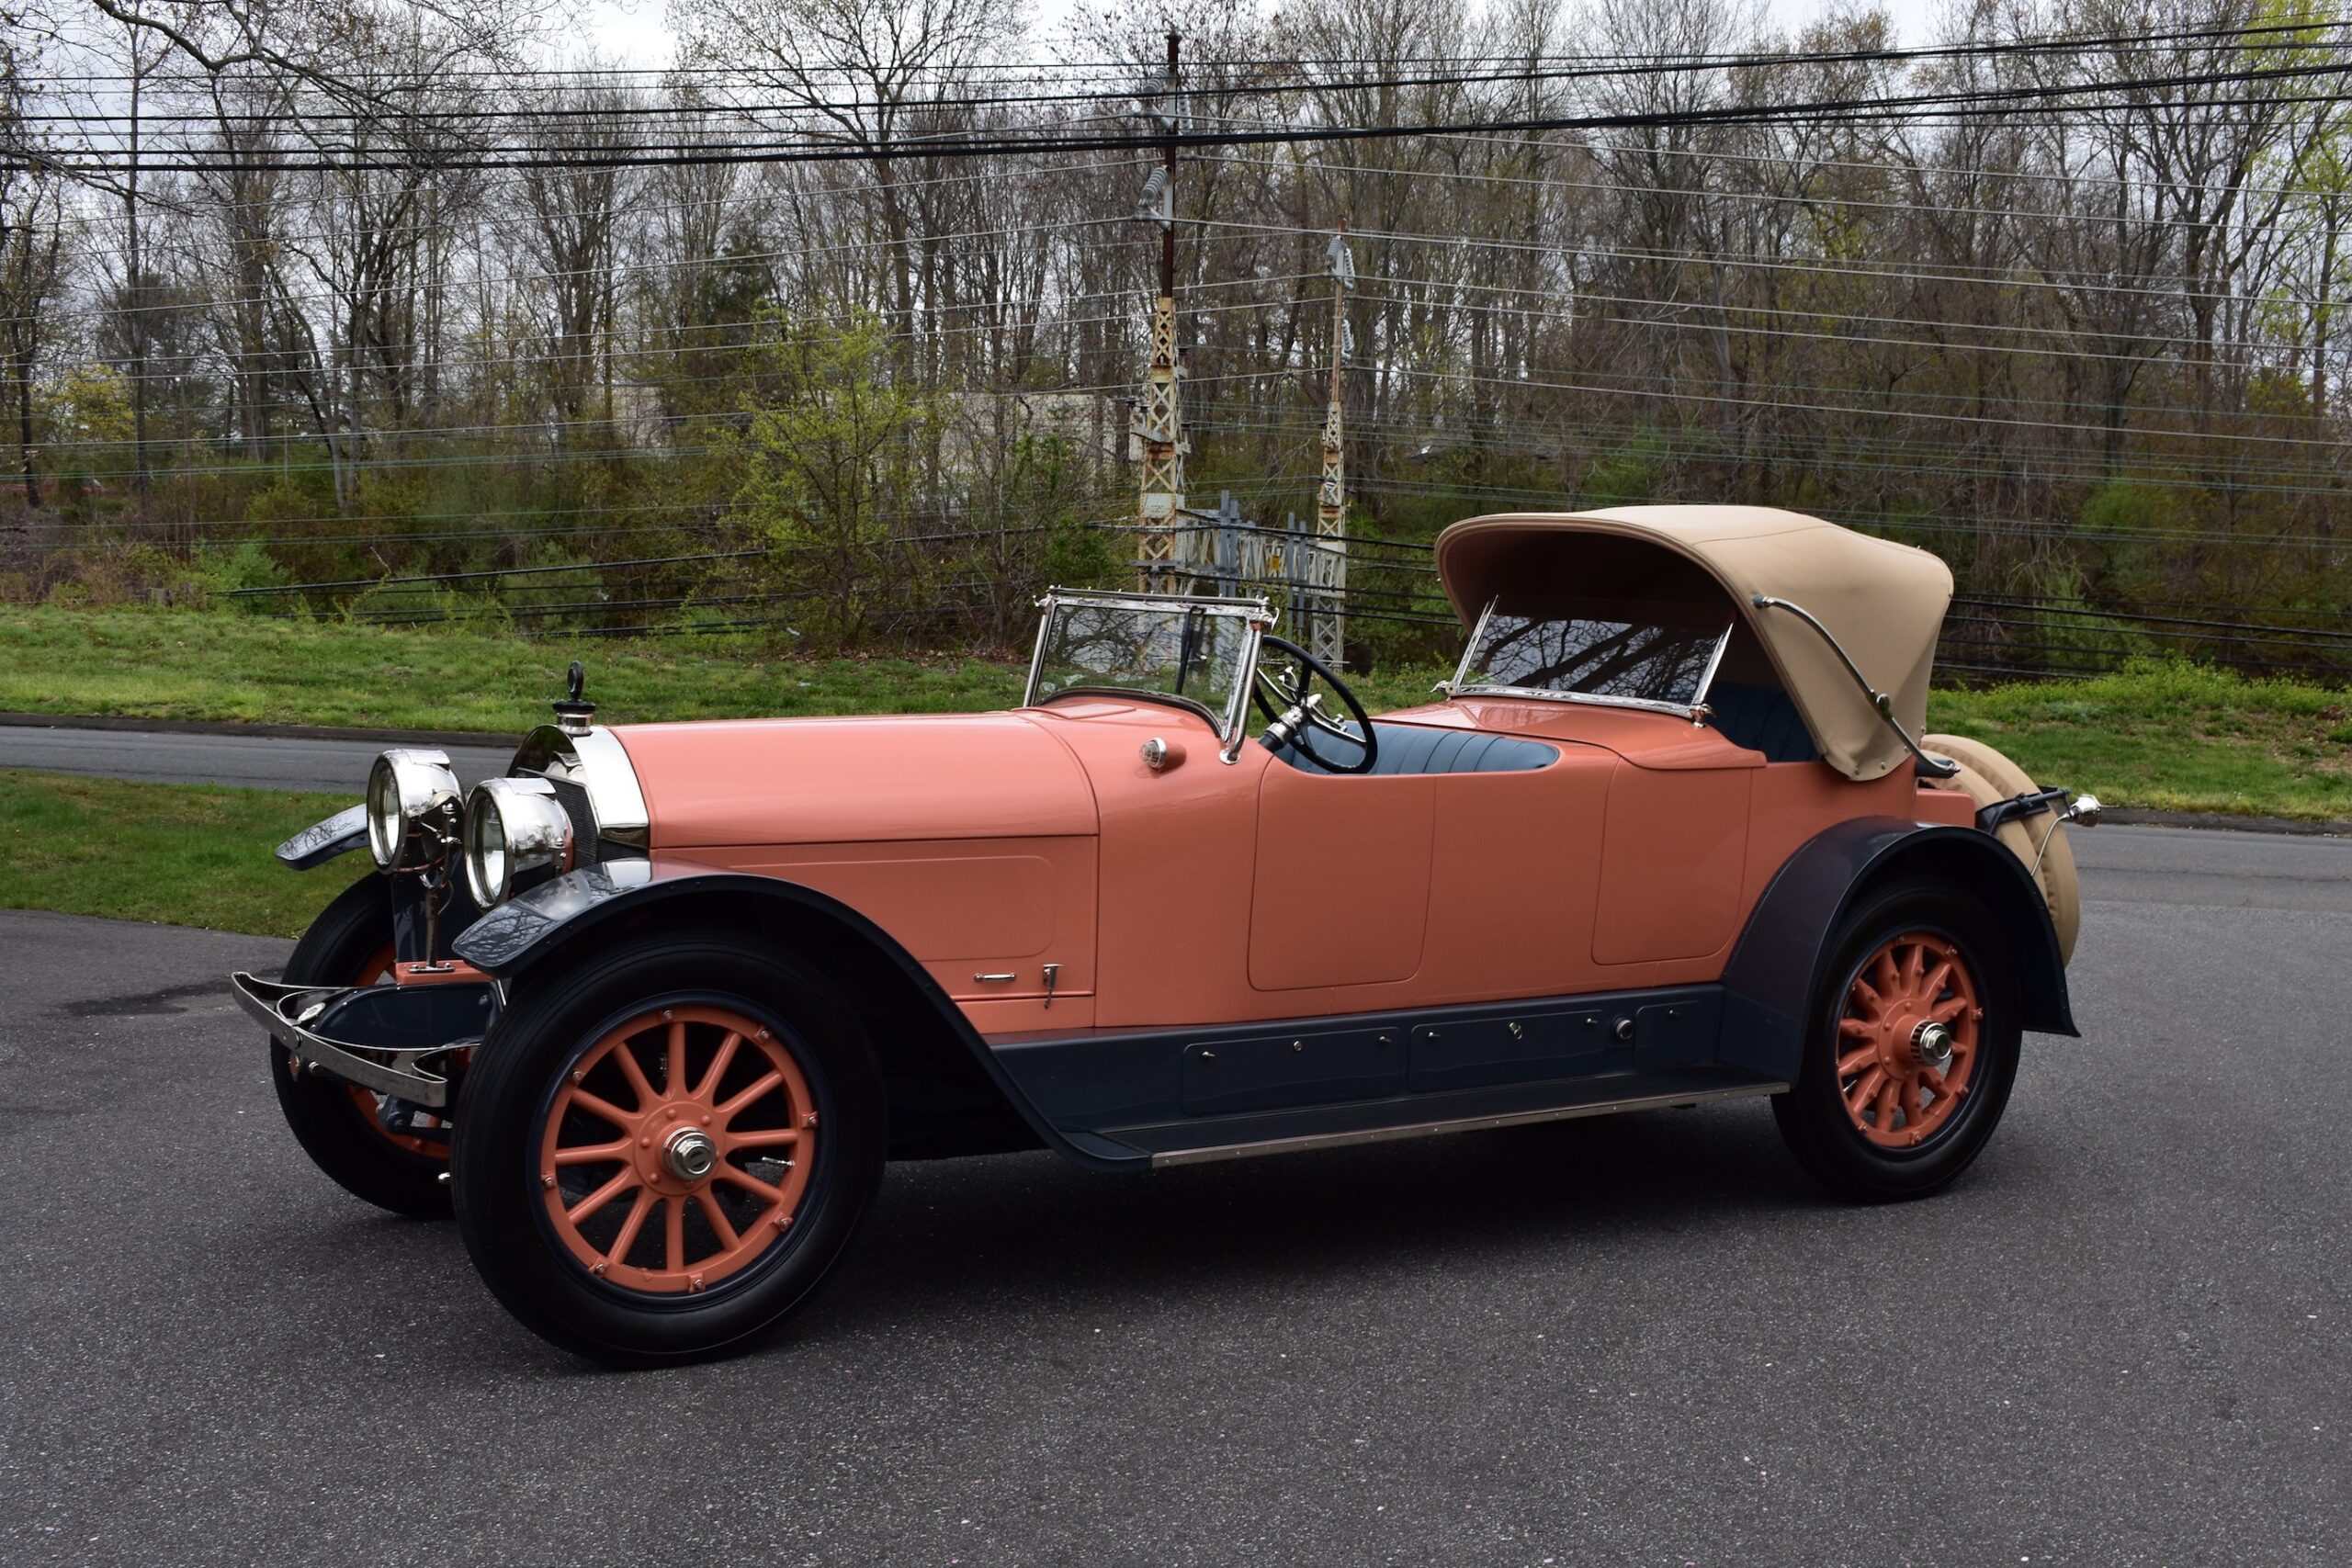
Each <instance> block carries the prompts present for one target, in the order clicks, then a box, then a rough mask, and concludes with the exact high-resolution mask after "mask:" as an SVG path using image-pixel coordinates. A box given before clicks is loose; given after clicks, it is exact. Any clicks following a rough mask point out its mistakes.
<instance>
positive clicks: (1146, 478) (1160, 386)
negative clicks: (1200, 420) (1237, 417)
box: [1130, 32, 1196, 593]
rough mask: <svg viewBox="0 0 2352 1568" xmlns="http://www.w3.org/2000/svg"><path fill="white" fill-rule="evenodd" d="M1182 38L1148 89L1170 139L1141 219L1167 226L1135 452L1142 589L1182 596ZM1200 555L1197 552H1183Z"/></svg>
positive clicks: (1148, 109)
mask: <svg viewBox="0 0 2352 1568" xmlns="http://www.w3.org/2000/svg"><path fill="white" fill-rule="evenodd" d="M1181 41H1182V40H1181V39H1180V38H1179V35H1177V34H1175V33H1172V32H1171V33H1170V34H1169V35H1168V72H1167V74H1166V75H1165V76H1163V77H1161V78H1159V80H1158V81H1157V82H1149V81H1148V82H1146V83H1145V85H1144V92H1143V95H1142V99H1143V107H1144V112H1145V114H1147V115H1148V116H1149V117H1150V118H1151V119H1152V120H1153V122H1154V123H1155V125H1156V126H1157V127H1158V129H1159V130H1160V132H1161V133H1162V134H1163V135H1165V136H1166V137H1167V138H1168V141H1167V144H1166V148H1165V151H1164V152H1163V154H1162V162H1161V164H1160V166H1159V168H1157V169H1155V170H1153V171H1152V174H1151V178H1150V179H1149V181H1148V182H1147V183H1146V184H1145V186H1144V188H1143V199H1142V200H1141V201H1140V202H1138V203H1137V204H1136V217H1138V218H1141V219H1143V220H1145V221H1147V222H1153V223H1158V224H1159V301H1158V303H1157V304H1155V305H1154V307H1153V309H1152V313H1151V367H1150V369H1149V370H1148V373H1147V376H1146V380H1145V385H1144V396H1143V402H1142V405H1141V406H1140V407H1138V408H1137V409H1136V417H1135V423H1134V425H1133V426H1132V428H1131V432H1130V434H1131V437H1132V440H1131V446H1132V448H1133V450H1134V452H1135V455H1136V457H1139V458H1141V459H1142V462H1143V486H1142V497H1141V504H1140V506H1139V507H1138V509H1137V512H1138V518H1139V521H1140V522H1141V524H1142V527H1141V529H1140V531H1139V532H1138V534H1137V536H1136V539H1137V549H1136V558H1137V564H1136V586H1137V587H1139V588H1141V589H1142V590H1143V591H1144V592H1147V593H1172V592H1176V589H1177V579H1178V556H1179V550H1178V540H1179V538H1180V536H1181V533H1182V529H1183V526H1184V522H1183V517H1184V453H1185V451H1186V450H1187V447H1188V443H1187V442H1186V441H1185V439H1184V416H1183V410H1182V405H1181V403H1180V401H1179V398H1178V393H1177V378H1178V377H1179V376H1180V375H1181V374H1182V368H1181V367H1180V366H1179V364H1178V362H1177V351H1176V141H1175V138H1176V136H1177V135H1178V134H1179V133H1180V132H1181V131H1182V129H1183V106H1182V101H1181V100H1180V99H1179V98H1178V97H1177V96H1176V84H1177V80H1178V76H1177V50H1178V46H1179V44H1180V42H1181ZM1183 553H1185V554H1188V555H1189V554H1193V553H1196V552H1190V551H1188V552H1183Z"/></svg>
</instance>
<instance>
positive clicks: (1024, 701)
mask: <svg viewBox="0 0 2352 1568" xmlns="http://www.w3.org/2000/svg"><path fill="white" fill-rule="evenodd" d="M1065 604H1077V605H1089V606H1093V607H1097V608H1101V609H1108V610H1145V611H1151V612H1155V613H1161V614H1165V613H1166V612H1168V611H1170V610H1201V611H1205V612H1206V613H1208V614H1210V615H1227V616H1231V617H1234V618H1237V619H1238V620H1239V621H1240V622H1241V625H1242V642H1241V654H1240V658H1239V660H1238V664H1237V667H1236V671H1235V679H1234V682H1233V694H1232V695H1231V696H1229V697H1227V699H1226V709H1225V712H1224V713H1223V714H1222V715H1219V714H1216V713H1214V712H1212V711H1210V709H1209V706H1208V705H1207V704H1205V703H1200V702H1195V701H1193V699H1192V698H1190V697H1183V696H1179V695H1177V694H1175V693H1173V692H1151V691H1144V690H1141V689H1139V688H1137V687H1134V686H1065V687H1063V688H1062V689H1061V690H1060V691H1058V692H1056V693H1054V694H1052V696H1049V697H1046V698H1045V699H1043V701H1040V699H1039V697H1038V695H1037V682H1038V680H1039V678H1040V677H1041V676H1042V675H1043V674H1044V672H1045V664H1046V631H1047V630H1048V629H1049V628H1051V626H1053V624H1054V612H1055V611H1057V610H1058V609H1059V608H1061V607H1062V606H1063V605H1065ZM1037 608H1038V610H1039V611H1040V612H1041V613H1040V614H1039V615H1038V616H1037V641H1036V644H1035V647H1034V648H1033V649H1031V651H1030V655H1029V683H1028V685H1027V686H1026V687H1024V688H1023V691H1022V694H1021V705H1022V706H1023V707H1041V706H1043V705H1045V703H1048V702H1052V701H1054V700H1055V699H1057V698H1060V697H1068V696H1081V695H1082V696H1097V697H1122V698H1129V699H1137V700H1141V701H1145V702H1156V703H1165V704H1167V705H1170V706H1171V707H1180V708H1183V709H1185V710H1186V711H1187V712H1191V713H1196V714H1198V715H1200V716H1202V717H1203V718H1204V719H1206V720H1208V723H1209V728H1211V729H1213V730H1215V731H1216V738H1217V745H1218V755H1219V756H1220V757H1221V758H1222V760H1224V761H1227V762H1230V761H1234V760H1235V759H1237V758H1238V757H1239V756H1240V754H1241V742H1242V740H1243V739H1245V738H1246V737H1245V735H1244V732H1243V728H1242V720H1243V718H1244V716H1246V715H1247V714H1248V712H1249V710H1250V686H1251V684H1252V683H1253V682H1256V680H1257V678H1258V649H1259V643H1260V641H1261V639H1262V638H1263V637H1264V636H1265V635H1266V633H1268V632H1270V631H1272V629H1273V628H1274V623H1275V614H1274V609H1273V606H1272V604H1268V603H1267V602H1266V601H1265V600H1264V599H1262V598H1227V597H1220V596H1217V595H1214V594H1194V593H1120V592H1095V591H1092V590H1088V589H1073V588H1048V589H1046V592H1045V593H1044V595H1043V596H1042V597H1040V598H1039V599H1038V601H1037Z"/></svg>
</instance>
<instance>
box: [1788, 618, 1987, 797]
mask: <svg viewBox="0 0 2352 1568" xmlns="http://www.w3.org/2000/svg"><path fill="white" fill-rule="evenodd" d="M1748 603H1749V604H1753V605H1755V606H1756V607H1757V608H1758V609H1759V610H1786V611H1787V612H1788V613H1789V614H1791V615H1794V616H1795V617H1796V618H1797V619H1799V620H1801V621H1803V622H1804V624H1805V625H1806V626H1811V627H1812V628H1813V629H1814V632H1815V635H1816V636H1818V637H1820V638H1821V640H1822V641H1824V642H1826V643H1827V644H1828V645H1829V651H1830V652H1832V653H1834V654H1836V655H1837V656H1838V663H1840V664H1842V665H1844V666H1845V667H1846V673H1847V674H1849V675H1851V676H1852V677H1853V678H1854V684H1855V685H1857V686H1860V688H1861V689H1862V695H1863V696H1864V697H1866V698H1867V699H1869V701H1870V705H1871V711H1872V712H1874V713H1876V714H1877V715H1878V716H1879V717H1881V718H1883V719H1884V720H1885V721H1886V727H1887V728H1889V729H1892V730H1893V731H1894V736H1895V739H1898V740H1900V741H1902V742H1903V749H1904V750H1906V751H1908V752H1910V753H1911V756H1912V759H1913V760H1914V761H1917V763H1918V764H1919V771H1920V772H1922V773H1926V774H1927V775H1928V777H1930V778H1938V779H1948V778H1951V777H1954V776H1956V775H1957V774H1958V773H1959V772H1960V764H1959V763H1957V762H1955V761H1952V760H1951V758H1949V757H1938V756H1934V755H1931V754H1930V753H1928V752H1926V751H1922V750H1919V743H1918V742H1917V740H1914V739H1911V732H1910V731H1909V730H1907V729H1905V728H1903V721H1902V720H1901V719H1899V718H1897V717H1895V716H1894V698H1893V697H1890V696H1888V695H1887V694H1885V693H1884V692H1882V691H1880V690H1878V689H1877V688H1876V687H1874V686H1872V685H1871V679H1870V677H1869V676H1867V675H1865V674H1863V673H1862V671H1861V667H1860V665H1858V664H1856V663H1855V662H1854V660H1853V659H1852V657H1851V656H1849V654H1848V653H1847V652H1846V649H1845V646H1844V645H1843V644H1841V643H1840V642H1838V639H1837V637H1833V636H1832V635H1830V631H1829V628H1828V627H1827V626H1823V625H1822V624H1821V623H1820V621H1818V620H1816V619H1815V617H1814V614H1813V612H1812V611H1810V610H1808V609H1806V608H1805V607H1804V605H1802V604H1793V603H1792V602H1790V601H1789V600H1786V599H1775V598H1774V597H1772V595H1770V593H1758V594H1757V595H1756V596H1755V597H1753V598H1751V599H1750V600H1748Z"/></svg>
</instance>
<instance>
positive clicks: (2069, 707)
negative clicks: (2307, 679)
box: [1928, 664, 2352, 821]
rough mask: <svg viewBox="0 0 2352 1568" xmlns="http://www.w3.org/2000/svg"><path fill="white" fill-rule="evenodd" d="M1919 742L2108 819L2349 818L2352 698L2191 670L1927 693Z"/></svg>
mask: <svg viewBox="0 0 2352 1568" xmlns="http://www.w3.org/2000/svg"><path fill="white" fill-rule="evenodd" d="M1928 728H1929V729H1930V730H1933V731H1936V732H1939V733H1942V734H1950V735H1966V736H1970V737H1973V738H1974V739H1981V740H1983V741H1985V743H1986V744H1988V745H1991V746H1994V747H1996V748H1998V749H1999V750H2002V751H2005V752H2007V754H2008V755H2009V756H2010V757H2012V758H2014V759H2015V760H2016V761H2017V762H2018V765H2019V766H2020V767H2022V768H2024V769H2025V771H2026V772H2027V773H2030V774H2032V775H2033V777H2034V778H2035V779H2036V780H2037V781H2039V782H2041V783H2043V784H2064V785H2066V786H2067V787H2069V788H2071V789H2077V790H2089V791H2091V792H2092V793H2093V794H2096V795H2098V797H2099V798H2100V799H2101V800H2103V801H2105V802H2106V803H2107V804H2108V805H2109V806H2132V807H2147V808H2152V809H2154V810H2159V811H2212V812H2222V813H2226V814H2229V815H2233V816H2265V817H2289V818H2302V819H2305V820H2321V821H2324V820H2329V819H2347V818H2352V693H2346V692H2341V691H2330V690H2326V689H2324V688H2322V687H2317V686H2298V685H2292V684H2290V683H2288V682H2262V681H2241V680H2239V679H2238V678H2236V677H2235V676H2233V675H2230V674H2227V673H2225V672H2222V671H2214V670H2208V669H2201V668H2198V667H2195V666H2190V665H2180V664H2167V665H2154V666H2143V667H2140V668H2135V669H2131V670H2128V671H2124V672H2123V673H2120V674H2117V675H2109V676H2104V677H2102V678H2100V679H2098V680H2095V681H2075V682H2048V683H2044V684H2029V685H2016V686H1999V687H1996V688H1994V689H1992V690H1990V691H1984V692H1937V693H1934V694H1931V695H1930V696H1929V697H1928Z"/></svg>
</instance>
